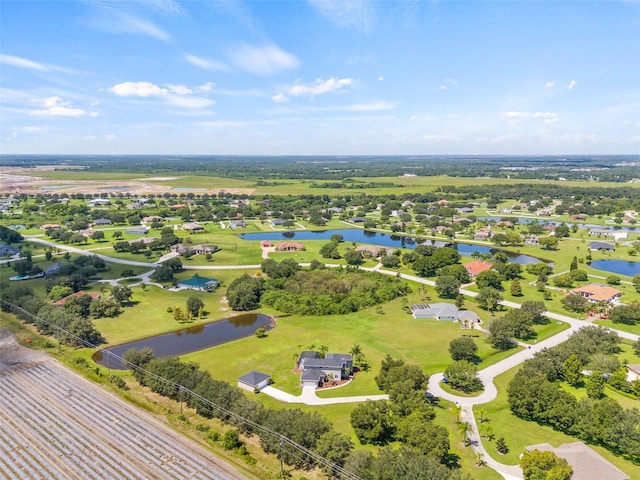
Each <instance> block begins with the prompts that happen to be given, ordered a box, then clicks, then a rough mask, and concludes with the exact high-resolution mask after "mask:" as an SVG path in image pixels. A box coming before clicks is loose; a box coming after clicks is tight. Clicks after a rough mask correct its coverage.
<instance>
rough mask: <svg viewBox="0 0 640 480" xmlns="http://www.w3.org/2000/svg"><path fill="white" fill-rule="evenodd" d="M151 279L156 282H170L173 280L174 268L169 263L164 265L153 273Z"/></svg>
mask: <svg viewBox="0 0 640 480" xmlns="http://www.w3.org/2000/svg"><path fill="white" fill-rule="evenodd" d="M150 278H151V280H153V281H154V282H163V283H168V282H171V281H173V270H172V269H171V267H170V266H168V265H162V266H160V267H158V268H156V270H155V271H154V272H153V273H152V274H151V277H150Z"/></svg>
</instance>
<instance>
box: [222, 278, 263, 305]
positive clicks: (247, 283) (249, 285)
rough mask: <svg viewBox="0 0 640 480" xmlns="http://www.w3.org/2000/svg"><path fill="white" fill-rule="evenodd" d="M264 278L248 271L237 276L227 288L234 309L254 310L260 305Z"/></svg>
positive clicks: (228, 297)
mask: <svg viewBox="0 0 640 480" xmlns="http://www.w3.org/2000/svg"><path fill="white" fill-rule="evenodd" d="M262 290H263V280H262V279H260V278H254V277H250V276H249V275H247V274H246V273H245V274H243V275H242V276H240V277H238V278H236V279H235V280H234V281H233V282H231V284H230V285H229V288H228V289H227V299H228V301H229V306H230V307H231V308H233V309H234V310H238V311H246V310H254V309H256V308H258V307H259V306H260V297H261V295H262Z"/></svg>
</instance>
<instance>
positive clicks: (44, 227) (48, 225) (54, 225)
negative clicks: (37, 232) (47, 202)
mask: <svg viewBox="0 0 640 480" xmlns="http://www.w3.org/2000/svg"><path fill="white" fill-rule="evenodd" d="M40 228H41V229H42V230H49V229H50V228H53V229H54V230H57V229H58V228H62V227H61V226H60V224H58V223H45V224H43V225H40Z"/></svg>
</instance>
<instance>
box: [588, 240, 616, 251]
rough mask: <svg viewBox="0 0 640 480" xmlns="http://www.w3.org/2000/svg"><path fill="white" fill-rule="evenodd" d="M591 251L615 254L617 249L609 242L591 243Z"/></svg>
mask: <svg viewBox="0 0 640 480" xmlns="http://www.w3.org/2000/svg"><path fill="white" fill-rule="evenodd" d="M589 250H599V251H603V252H615V251H616V247H615V246H614V245H612V244H611V243H609V242H590V243H589Z"/></svg>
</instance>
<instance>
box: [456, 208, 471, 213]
mask: <svg viewBox="0 0 640 480" xmlns="http://www.w3.org/2000/svg"><path fill="white" fill-rule="evenodd" d="M456 210H457V212H458V213H473V208H471V207H461V208H456Z"/></svg>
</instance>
